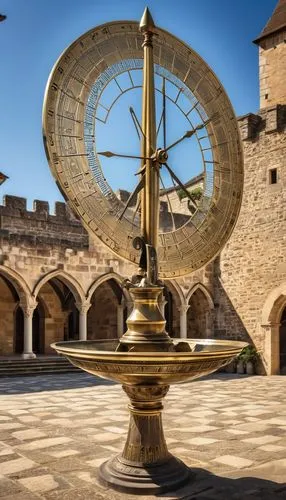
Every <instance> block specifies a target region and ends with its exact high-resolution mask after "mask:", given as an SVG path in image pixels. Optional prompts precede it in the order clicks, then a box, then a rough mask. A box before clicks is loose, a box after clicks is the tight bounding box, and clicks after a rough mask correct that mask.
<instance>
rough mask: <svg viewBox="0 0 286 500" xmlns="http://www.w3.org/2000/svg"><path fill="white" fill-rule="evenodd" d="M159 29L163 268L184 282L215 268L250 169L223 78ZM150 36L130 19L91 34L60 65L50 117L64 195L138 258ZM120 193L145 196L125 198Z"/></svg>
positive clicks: (51, 155)
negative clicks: (142, 109)
mask: <svg viewBox="0 0 286 500" xmlns="http://www.w3.org/2000/svg"><path fill="white" fill-rule="evenodd" d="M155 32H156V35H154V37H153V47H154V64H155V67H154V71H155V88H156V91H155V94H156V101H157V123H156V130H157V132H158V134H157V135H158V146H160V145H161V147H162V148H163V149H165V150H166V151H167V155H168V156H169V158H168V163H167V164H164V163H163V162H162V163H160V182H161V190H160V200H161V215H160V228H159V238H158V263H159V275H160V277H161V278H174V277H178V276H183V275H185V274H189V273H190V272H192V271H194V270H196V269H198V268H200V267H202V266H203V265H205V264H206V263H207V262H209V261H210V260H211V259H212V258H213V257H214V256H215V255H216V254H218V253H219V251H220V250H221V248H222V247H223V245H224V244H225V243H226V241H227V239H228V238H229V236H230V234H231V232H232V229H233V227H234V225H235V222H236V219H237V216H238V212H239V208H240V204H241V197H242V182H243V166H242V165H243V162H242V152H241V144H240V138H239V131H238V126H237V121H236V118H235V115H234V111H233V109H232V106H231V104H230V102H229V99H228V97H227V95H226V93H225V91H224V89H223V87H222V85H221V84H220V82H219V81H218V79H217V77H216V76H215V74H214V73H213V72H212V70H211V69H210V68H209V67H208V65H207V64H206V63H205V62H204V61H203V60H202V59H201V57H200V56H199V55H198V54H197V53H196V52H194V51H193V50H192V49H191V48H190V47H188V46H187V45H185V44H184V43H183V42H182V41H180V40H179V39H177V38H176V37H174V36H173V35H171V34H170V33H168V32H166V31H164V30H162V29H159V28H157V27H156V30H155ZM142 41H143V36H142V34H141V33H140V32H139V30H138V23H136V22H131V21H120V22H110V23H107V24H105V25H102V26H99V27H97V28H94V29H92V30H90V31H89V32H87V33H86V34H84V35H82V36H81V37H80V38H79V39H78V40H76V41H75V42H74V43H73V44H72V45H71V46H70V47H69V48H68V49H67V50H66V51H65V52H64V53H63V54H62V56H61V57H60V58H59V60H58V61H57V63H56V64H55V66H54V68H53V70H52V73H51V75H50V78H49V81H48V85H47V89H46V96H45V104H44V114H43V128H44V140H45V147H46V152H47V156H48V160H49V164H50V167H51V170H52V172H53V175H54V177H55V179H56V181H57V183H58V185H59V187H60V189H61V191H62V193H63V195H64V197H65V198H66V199H67V200H68V201H69V203H70V205H71V207H72V208H73V210H74V211H75V212H76V213H77V214H78V215H79V216H80V217H81V219H82V221H83V223H84V224H85V226H86V228H87V229H88V230H89V231H91V232H93V233H94V234H95V235H96V236H97V237H99V238H100V239H101V240H102V242H103V243H104V244H105V245H107V246H108V247H109V248H110V249H111V250H112V251H113V252H115V253H116V254H117V255H119V256H120V257H123V258H125V259H127V260H129V261H131V262H134V263H138V262H139V258H140V255H139V253H138V251H137V250H136V249H135V248H134V247H133V240H134V238H135V237H137V236H140V234H141V230H140V212H141V207H140V188H142V186H140V172H139V174H138V171H140V165H141V168H142V161H143V160H140V158H139V157H140V135H141V133H142V130H141V126H140V122H141V115H140V104H141V98H140V99H139V101H138V94H139V93H140V91H141V88H142V68H143V50H142ZM136 99H137V101H138V102H139V104H138V107H137V108H136V103H135V104H133V102H135V101H136ZM130 103H131V104H130ZM120 106H122V111H121V108H120ZM123 108H125V111H123ZM166 109H167V110H168V111H167V113H166ZM164 110H165V111H164ZM121 113H122V114H121ZM124 113H125V114H126V116H127V118H128V119H129V122H130V123H131V124H132V127H134V128H133V136H131V134H129V131H128V128H127V130H125V128H126V120H127V118H126V116H125V118H124ZM121 116H122V119H121ZM123 118H124V119H123ZM166 128H167V129H168V131H169V135H172V137H171V138H170V139H169V136H168V140H167V139H166V136H167V132H166ZM182 130H184V133H185V134H186V135H185V137H184V138H183V139H182V136H184V133H183V134H182ZM124 134H125V135H124ZM136 134H137V135H138V137H136ZM179 139H182V140H180V141H179ZM125 140H126V142H125ZM159 140H160V141H161V143H162V144H159ZM177 140H178V144H174V143H176V141H177ZM166 141H167V142H166ZM102 145H103V147H102ZM169 147H170V149H168V148H169ZM180 148H183V149H180ZM103 150H105V151H103ZM109 151H110V152H111V153H110V154H109ZM101 152H104V153H105V155H100V154H99V153H101ZM114 152H116V153H117V157H116V156H115V155H113V153H114ZM120 154H122V155H130V156H138V158H137V159H136V158H135V159H129V158H125V157H124V158H121V157H120V156H118V155H120ZM166 161H167V160H166ZM143 163H144V161H143ZM113 169H114V170H113ZM113 172H114V175H115V173H116V175H117V181H116V182H117V185H116V186H115V184H114V182H113V180H112V173H113ZM136 173H137V176H136V175H134V174H136ZM130 182H131V184H130ZM132 183H133V185H132ZM182 184H183V186H182ZM116 188H121V189H125V190H127V191H131V192H132V190H134V196H133V197H132V196H131V198H130V199H129V200H128V195H126V196H125V199H123V200H122V199H119V198H118V196H117V195H116V193H115V191H116ZM183 188H184V189H183ZM194 190H195V194H194ZM186 192H187V193H186ZM188 193H191V195H189V196H187V194H188Z"/></svg>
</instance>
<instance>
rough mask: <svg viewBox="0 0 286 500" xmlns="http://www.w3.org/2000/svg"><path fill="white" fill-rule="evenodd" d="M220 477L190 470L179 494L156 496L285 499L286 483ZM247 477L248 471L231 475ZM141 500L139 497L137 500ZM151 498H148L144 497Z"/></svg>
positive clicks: (189, 499)
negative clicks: (187, 480)
mask: <svg viewBox="0 0 286 500" xmlns="http://www.w3.org/2000/svg"><path fill="white" fill-rule="evenodd" d="M250 473H251V477H250V476H249V477H236V478H235V477H232V478H229V477H221V476H217V475H215V474H212V473H211V472H209V471H207V470H205V469H199V468H191V474H192V475H191V479H190V481H189V482H188V484H186V485H185V486H184V487H183V488H181V489H180V490H178V491H177V492H172V493H171V492H170V493H165V494H164V495H162V494H161V495H157V496H158V497H160V498H164V497H169V498H170V497H171V498H178V499H180V500H255V499H256V500H285V499H286V483H283V484H282V483H276V482H274V481H269V480H266V479H262V478H259V477H254V475H255V470H253V469H252V470H251V471H250ZM243 474H245V475H247V471H244V472H242V471H240V472H236V473H233V474H232V476H235V475H237V476H241V475H243ZM257 475H261V474H260V473H259V472H258V474H257ZM138 498H140V497H138ZM145 498H148V497H145Z"/></svg>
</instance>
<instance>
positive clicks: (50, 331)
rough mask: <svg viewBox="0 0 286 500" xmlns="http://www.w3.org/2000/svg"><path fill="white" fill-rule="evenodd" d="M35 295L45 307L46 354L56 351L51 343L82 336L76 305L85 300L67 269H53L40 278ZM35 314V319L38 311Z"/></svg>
mask: <svg viewBox="0 0 286 500" xmlns="http://www.w3.org/2000/svg"><path fill="white" fill-rule="evenodd" d="M34 295H35V297H36V298H37V300H38V301H39V302H40V303H42V304H43V305H44V309H45V317H44V326H45V328H44V329H45V353H50V354H54V351H53V350H52V348H51V347H50V344H51V343H53V342H58V341H62V340H75V339H78V338H79V313H78V310H77V308H78V306H81V305H82V304H83V303H84V301H85V297H84V292H83V290H82V288H81V285H80V284H79V283H78V282H77V281H76V280H75V278H73V277H72V276H70V275H69V274H67V273H65V272H64V271H53V272H52V273H49V274H47V275H45V276H43V277H42V278H41V279H40V280H39V281H38V283H37V285H36V286H35V288H34ZM37 309H38V308H37ZM34 317H35V319H34V318H33V321H34V322H35V321H36V319H37V317H38V314H37V312H36V315H35V314H34ZM39 320H40V319H39ZM33 327H34V325H33ZM35 327H36V326H35ZM33 338H34V335H33Z"/></svg>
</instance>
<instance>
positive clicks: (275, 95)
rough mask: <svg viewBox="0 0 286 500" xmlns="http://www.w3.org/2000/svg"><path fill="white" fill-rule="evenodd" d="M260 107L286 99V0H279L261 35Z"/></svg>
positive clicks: (258, 43)
mask: <svg viewBox="0 0 286 500" xmlns="http://www.w3.org/2000/svg"><path fill="white" fill-rule="evenodd" d="M254 43H256V44H257V45H259V83H260V108H261V109H263V108H265V107H268V106H272V105H275V104H283V103H285V101H286V45H285V44H286V0H279V2H278V4H277V6H276V8H275V10H274V12H273V14H272V16H271V18H270V19H269V21H268V23H267V24H266V26H265V28H264V30H263V31H262V32H261V34H260V35H259V37H258V38H257V39H256V40H254Z"/></svg>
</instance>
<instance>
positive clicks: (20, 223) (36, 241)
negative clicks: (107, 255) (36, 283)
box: [0, 195, 88, 248]
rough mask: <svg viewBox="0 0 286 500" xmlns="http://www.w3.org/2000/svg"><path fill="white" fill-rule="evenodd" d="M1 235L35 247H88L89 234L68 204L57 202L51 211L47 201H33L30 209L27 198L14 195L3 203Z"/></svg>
mask: <svg viewBox="0 0 286 500" xmlns="http://www.w3.org/2000/svg"><path fill="white" fill-rule="evenodd" d="M0 238H2V239H6V240H7V239H8V240H9V241H16V242H18V243H20V241H19V240H21V241H22V242H23V243H24V242H25V243H26V244H28V245H32V246H34V245H52V246H55V245H56V246H63V247H69V248H73V247H81V248H87V247H88V234H87V232H86V230H85V229H84V227H83V226H82V224H81V222H80V221H79V220H78V219H77V218H76V216H75V215H74V213H73V212H72V211H71V210H70V208H69V206H68V205H67V204H66V203H63V202H56V203H55V214H51V213H50V206H49V203H48V202H47V201H42V200H34V202H33V210H28V209H27V200H26V198H21V197H18V196H11V195H6V196H4V199H3V205H0Z"/></svg>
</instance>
